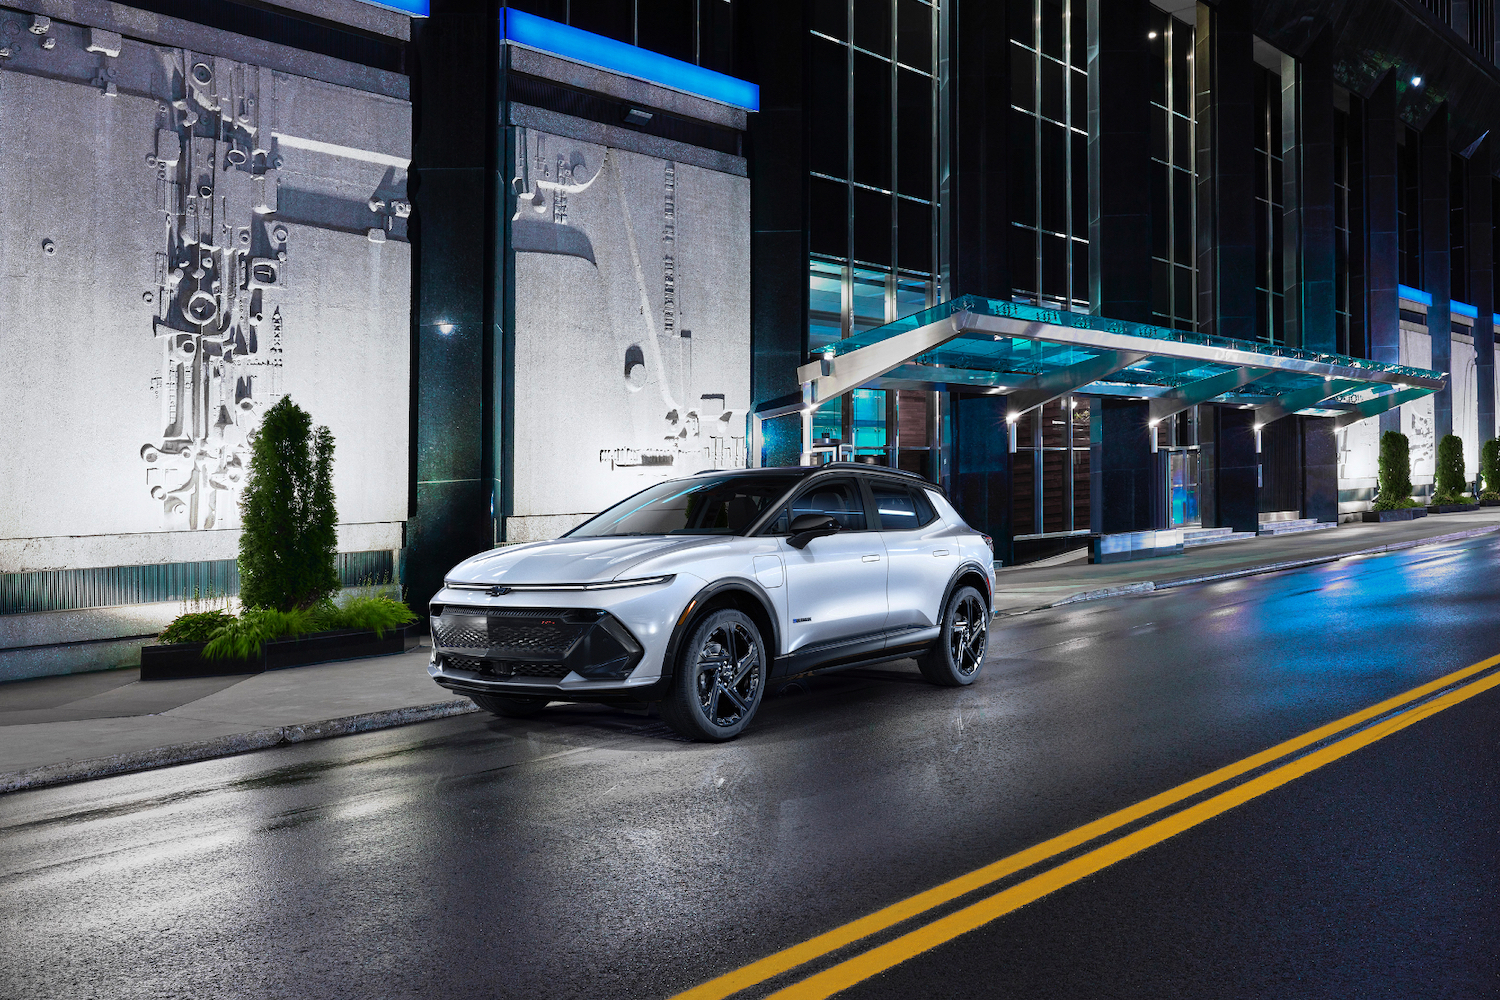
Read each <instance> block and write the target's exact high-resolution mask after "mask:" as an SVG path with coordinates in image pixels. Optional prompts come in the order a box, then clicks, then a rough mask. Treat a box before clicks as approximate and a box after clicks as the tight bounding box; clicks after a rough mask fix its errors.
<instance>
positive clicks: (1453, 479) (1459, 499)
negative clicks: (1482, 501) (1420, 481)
mask: <svg viewBox="0 0 1500 1000" xmlns="http://www.w3.org/2000/svg"><path fill="white" fill-rule="evenodd" d="M1465 485H1466V484H1465V481H1464V442H1463V439H1462V438H1460V437H1459V436H1458V435H1457V434H1444V435H1443V439H1442V440H1441V441H1439V442H1438V450H1437V477H1436V482H1435V484H1434V486H1433V491H1432V504H1431V505H1430V506H1428V508H1427V510H1428V511H1429V512H1430V513H1433V514H1452V513H1455V512H1457V511H1464V510H1478V509H1479V504H1478V503H1477V502H1475V501H1474V499H1473V498H1472V497H1469V496H1466V495H1465V494H1464V486H1465Z"/></svg>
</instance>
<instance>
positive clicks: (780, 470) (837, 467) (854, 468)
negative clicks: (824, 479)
mask: <svg viewBox="0 0 1500 1000" xmlns="http://www.w3.org/2000/svg"><path fill="white" fill-rule="evenodd" d="M835 471H837V472H862V473H866V474H870V475H881V476H899V477H900V478H902V479H905V480H907V481H909V482H918V483H921V484H922V485H923V486H929V487H932V488H933V489H937V490H941V487H939V486H937V485H935V484H934V483H932V482H930V481H929V480H928V479H927V477H925V476H923V475H922V474H921V473H918V472H910V471H908V470H906V469H893V468H891V467H890V466H888V465H867V464H865V463H864V462H829V463H827V464H826V465H768V466H765V467H763V468H759V469H704V470H702V471H701V472H695V473H694V475H695V476H708V475H720V476H756V475H764V474H766V473H772V474H781V475H787V476H796V477H797V478H799V479H801V478H804V477H806V476H810V475H813V474H814V473H818V472H835Z"/></svg>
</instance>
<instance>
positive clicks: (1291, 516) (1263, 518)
mask: <svg viewBox="0 0 1500 1000" xmlns="http://www.w3.org/2000/svg"><path fill="white" fill-rule="evenodd" d="M1300 520H1303V517H1302V512H1301V511H1300V510H1263V511H1261V512H1260V523H1261V524H1263V525H1264V524H1266V523H1268V522H1271V521H1300Z"/></svg>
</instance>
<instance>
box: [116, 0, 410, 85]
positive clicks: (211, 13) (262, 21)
mask: <svg viewBox="0 0 1500 1000" xmlns="http://www.w3.org/2000/svg"><path fill="white" fill-rule="evenodd" d="M125 3H126V6H130V7H134V8H136V9H138V10H148V11H151V12H152V13H154V14H165V15H166V16H168V17H175V18H180V19H181V20H184V21H193V22H196V23H197V24H202V25H206V26H207V27H210V28H219V29H220V30H222V31H232V32H234V33H235V34H239V35H247V36H249V37H251V38H259V39H261V40H262V41H267V42H275V43H277V44H278V45H287V46H290V47H292V48H297V49H302V50H303V51H306V52H316V53H318V54H319V55H325V56H332V57H333V58H335V59H342V60H344V61H345V62H352V63H358V64H359V65H361V66H371V67H374V68H375V69H383V70H388V71H390V72H392V73H405V72H406V71H407V70H406V46H405V45H404V44H402V43H401V42H400V41H398V40H396V39H393V38H383V37H380V36H377V35H374V34H369V33H366V32H363V31H358V30H356V29H353V28H350V27H348V26H345V25H341V24H336V23H334V22H332V21H328V20H325V19H323V18H319V17H313V16H311V15H307V14H302V13H300V12H296V11H292V10H287V9H285V8H276V9H271V8H267V7H261V6H256V5H252V4H244V3H235V2H233V0H125Z"/></svg>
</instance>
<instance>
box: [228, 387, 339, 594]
mask: <svg viewBox="0 0 1500 1000" xmlns="http://www.w3.org/2000/svg"><path fill="white" fill-rule="evenodd" d="M240 513H241V516H242V520H243V522H244V524H243V531H242V532H241V534H240V558H239V564H240V602H241V603H242V604H243V605H244V606H245V607H246V608H267V609H274V610H277V611H291V610H293V609H297V608H301V609H308V608H312V607H313V606H315V605H317V604H318V603H319V602H320V601H324V600H326V599H328V598H329V597H330V596H332V595H333V594H335V593H337V592H338V589H339V577H338V570H337V568H336V565H335V561H334V557H335V554H336V551H337V545H338V532H337V525H338V513H337V511H336V510H335V507H334V497H333V435H332V434H331V433H329V430H328V428H327V427H318V428H317V429H316V430H314V429H313V426H312V417H310V416H309V415H308V413H307V411H306V410H304V409H302V408H301V407H300V406H298V405H297V404H296V403H294V402H292V400H291V397H289V396H283V397H282V398H281V399H280V400H279V401H277V403H276V404H275V405H274V406H272V407H271V408H270V409H269V410H267V411H266V415H265V419H264V420H263V421H262V422H261V426H260V430H259V432H258V433H257V434H256V435H255V440H254V444H253V445H252V450H251V456H250V474H249V477H248V478H247V480H246V483H245V494H244V497H243V498H242V499H241V500H240Z"/></svg>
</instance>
